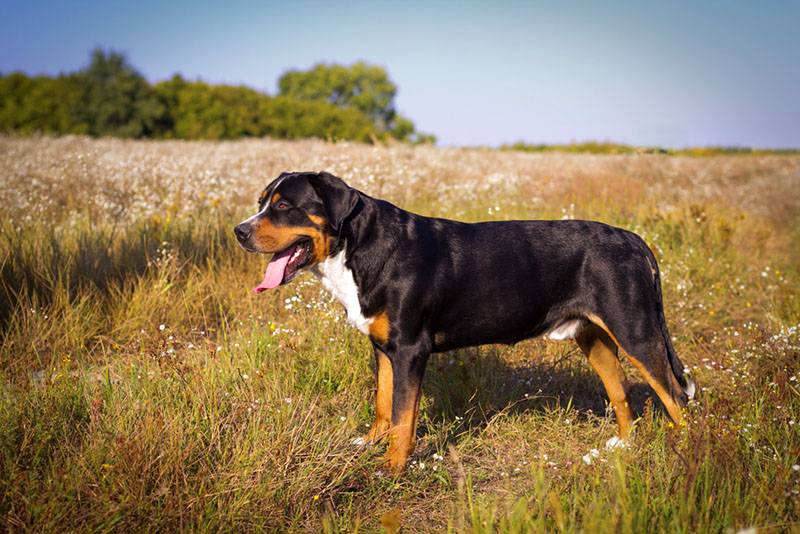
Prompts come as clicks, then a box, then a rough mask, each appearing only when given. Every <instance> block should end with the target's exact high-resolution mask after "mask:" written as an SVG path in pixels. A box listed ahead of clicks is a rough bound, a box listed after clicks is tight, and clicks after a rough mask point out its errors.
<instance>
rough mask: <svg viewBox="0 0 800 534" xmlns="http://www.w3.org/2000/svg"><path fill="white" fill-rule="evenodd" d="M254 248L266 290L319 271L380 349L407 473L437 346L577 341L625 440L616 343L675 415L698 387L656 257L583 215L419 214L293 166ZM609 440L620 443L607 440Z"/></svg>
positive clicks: (251, 243) (385, 416)
mask: <svg viewBox="0 0 800 534" xmlns="http://www.w3.org/2000/svg"><path fill="white" fill-rule="evenodd" d="M235 233H236V237H237V238H238V240H239V243H240V244H241V245H242V247H244V248H245V249H246V250H248V251H251V252H262V253H274V256H273V258H272V260H271V261H270V263H269V266H268V267H267V271H266V273H265V275H264V280H263V281H262V282H261V284H259V286H258V287H257V288H256V289H255V290H256V291H257V292H261V291H264V290H266V289H269V288H272V287H276V286H278V285H280V284H285V283H287V282H288V281H290V280H291V279H292V278H294V276H295V275H296V274H297V273H298V272H299V271H300V270H301V269H303V268H310V269H311V270H312V271H313V272H315V273H316V274H317V275H318V276H319V277H320V278H321V280H322V283H323V285H324V286H325V287H326V288H327V289H328V290H329V291H331V293H333V295H334V296H336V297H337V298H338V299H339V300H340V301H341V302H342V304H344V306H345V307H346V308H347V316H348V320H349V321H350V322H351V323H352V324H353V325H354V326H356V327H357V328H358V329H359V330H361V331H362V332H363V333H364V334H367V335H368V336H369V338H370V340H371V341H372V345H373V347H374V350H375V359H376V367H377V382H378V389H377V394H376V400H375V422H374V423H373V425H372V428H371V429H370V431H369V432H368V433H367V435H366V436H365V437H364V438H363V440H364V441H365V442H369V443H374V442H376V441H378V440H379V439H381V438H383V437H384V436H387V435H388V436H389V437H390V440H389V450H388V452H387V461H388V464H389V466H390V467H391V468H393V469H394V470H396V471H400V470H402V469H403V467H404V466H405V463H406V460H407V458H408V455H409V454H410V453H411V452H412V451H413V448H414V435H415V426H416V419H417V409H418V405H419V396H420V385H421V383H422V376H423V373H424V371H425V364H426V362H427V360H428V356H429V355H430V353H431V352H440V351H446V350H451V349H456V348H459V347H466V346H470V345H480V344H485V343H509V344H510V343H516V342H518V341H521V340H523V339H528V338H532V337H535V336H539V335H542V334H547V335H549V337H550V338H552V339H575V340H576V341H577V343H578V345H579V346H580V348H581V349H582V350H583V352H584V353H585V354H586V356H587V357H588V359H589V363H590V364H591V365H592V367H593V368H594V369H595V371H597V373H598V374H599V375H600V378H601V379H602V381H603V384H604V385H605V388H606V392H607V393H608V396H609V399H610V400H611V404H612V406H613V408H614V411H615V413H616V416H617V423H618V425H619V438H612V439H614V440H619V439H624V438H627V437H628V434H629V433H630V430H631V425H632V415H631V410H630V408H629V406H628V401H627V396H626V388H625V378H624V375H623V373H622V368H621V366H620V362H619V360H618V358H617V354H618V349H620V348H621V349H622V351H623V352H624V353H625V354H626V355H627V356H628V358H629V359H630V361H631V363H633V365H634V366H636V367H637V368H638V369H639V371H640V372H641V373H642V375H643V376H644V377H645V379H646V380H647V382H648V383H649V384H650V386H651V387H652V388H653V389H654V390H655V392H656V393H657V394H658V396H659V398H660V399H661V401H662V402H663V404H664V406H665V407H666V409H667V411H668V412H669V415H670V417H671V418H672V419H673V420H674V421H675V422H676V423H680V422H681V410H680V407H681V406H683V405H685V404H686V402H687V399H688V398H690V397H691V396H692V395H693V393H694V384H693V383H692V381H691V380H690V379H689V378H688V376H685V375H684V367H683V364H682V363H681V361H680V360H679V359H678V356H677V354H675V350H674V349H673V347H672V343H671V342H670V335H669V332H668V331H667V325H666V322H665V320H664V311H663V306H662V300H661V284H660V281H659V273H658V266H657V265H656V259H655V257H654V256H653V253H652V252H651V251H650V249H649V248H648V247H647V245H646V244H645V243H644V241H642V239H641V238H640V237H639V236H637V235H636V234H633V233H631V232H628V231H626V230H621V229H619V228H614V227H611V226H608V225H605V224H601V223H597V222H588V221H508V222H483V223H476V224H466V223H462V222H457V221H450V220H446V219H434V218H429V217H422V216H420V215H416V214H413V213H409V212H407V211H404V210H402V209H400V208H398V207H396V206H394V205H392V204H390V203H388V202H386V201H383V200H378V199H374V198H371V197H369V196H367V195H365V194H364V193H362V192H360V191H357V190H355V189H352V188H350V187H348V186H347V185H346V184H345V183H344V182H343V181H342V180H340V179H339V178H337V177H335V176H333V175H331V174H328V173H314V172H302V173H284V174H281V175H280V176H279V177H278V178H277V179H276V180H275V181H273V182H272V183H271V184H269V185H268V186H267V188H266V189H265V190H264V192H263V193H262V194H261V198H260V199H259V211H258V213H257V214H256V215H254V216H252V217H251V218H249V219H247V220H246V221H244V222H242V223H241V224H239V225H238V226H236V228H235ZM609 441H611V440H609Z"/></svg>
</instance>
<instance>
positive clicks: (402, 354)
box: [386, 345, 430, 473]
mask: <svg viewBox="0 0 800 534" xmlns="http://www.w3.org/2000/svg"><path fill="white" fill-rule="evenodd" d="M429 355H430V348H429V347H422V346H420V345H417V346H413V347H402V348H399V349H398V350H397V351H396V352H395V353H394V354H393V355H392V358H391V360H392V375H393V376H392V377H393V380H392V426H391V429H390V430H389V450H388V451H387V453H386V463H387V464H388V466H389V468H390V469H391V470H392V471H393V472H394V473H400V472H402V471H403V469H405V466H406V461H407V460H408V456H409V455H410V454H411V453H412V452H413V451H414V440H415V437H416V429H417V413H418V411H419V397H420V393H421V392H422V377H423V375H424V374H425V365H426V364H427V363H428V356H429Z"/></svg>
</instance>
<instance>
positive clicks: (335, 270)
mask: <svg viewBox="0 0 800 534" xmlns="http://www.w3.org/2000/svg"><path fill="white" fill-rule="evenodd" d="M344 260H345V257H344V250H342V251H341V252H340V253H338V254H337V255H336V256H332V257H329V258H327V259H326V260H325V261H323V262H321V263H319V264H317V265H316V266H314V268H313V269H312V272H313V273H314V274H316V275H317V276H318V277H319V279H320V281H321V282H322V286H323V287H324V288H325V289H327V290H328V291H329V292H330V293H331V295H333V296H334V297H336V300H338V301H339V302H341V303H342V304H343V305H344V307H345V309H346V310H347V322H348V323H350V324H351V325H353V326H355V327H356V328H358V329H359V330H360V331H361V333H363V334H369V325H370V324H372V319H371V318H370V319H367V318H366V317H364V314H363V313H362V311H361V304H360V303H359V302H358V286H356V281H355V280H354V279H353V272H352V271H351V270H350V269H348V268H347V266H346V265H345V263H344Z"/></svg>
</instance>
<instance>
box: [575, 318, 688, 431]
mask: <svg viewBox="0 0 800 534" xmlns="http://www.w3.org/2000/svg"><path fill="white" fill-rule="evenodd" d="M589 320H590V321H592V323H594V324H596V325H597V326H599V327H600V328H602V329H603V330H604V331H605V332H606V333H607V334H608V335H609V337H611V339H612V340H614V342H615V343H616V344H617V345H618V346H619V347H620V349H622V351H623V352H624V353H625V354H626V355H627V356H628V359H629V360H630V362H631V363H632V364H633V366H634V367H636V369H637V370H638V371H639V372H640V373H641V374H642V376H643V377H644V379H645V380H646V381H647V383H648V384H649V385H650V387H651V388H653V391H655V392H656V395H658V398H659V399H661V403H662V404H663V405H664V408H666V410H667V413H669V416H670V418H672V420H673V421H674V422H675V424H676V425H679V424H681V423H682V422H683V415H682V414H681V407H682V406H684V405H685V404H686V402H687V400H688V397H687V394H686V392H685V391H684V388H683V387H682V386H681V384H680V383H679V382H678V379H677V378H676V376H675V373H674V371H673V368H672V365H671V363H670V360H669V355H668V353H667V347H666V345H665V343H664V338H663V335H662V333H661V331H660V330H659V329H658V325H657V324H652V325H651V324H649V323H650V322H651V321H648V320H647V319H638V320H639V321H640V323H639V324H636V325H629V324H627V323H625V324H614V326H611V325H607V324H606V323H605V322H604V321H603V320H602V318H600V317H599V316H591V315H590V316H589ZM633 320H635V319H633Z"/></svg>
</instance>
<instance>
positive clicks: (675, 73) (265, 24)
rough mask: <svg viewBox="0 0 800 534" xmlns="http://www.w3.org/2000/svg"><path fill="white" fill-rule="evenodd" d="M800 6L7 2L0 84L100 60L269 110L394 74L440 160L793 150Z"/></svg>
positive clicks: (799, 143) (0, 15)
mask: <svg viewBox="0 0 800 534" xmlns="http://www.w3.org/2000/svg"><path fill="white" fill-rule="evenodd" d="M798 28H800V2H797V1H791V2H790V1H786V2H778V1H769V0H765V1H760V2H755V1H735V0H727V1H722V0H721V1H700V0H698V1H695V2H663V1H662V2H633V1H631V2H620V1H611V0H609V1H605V2H567V1H562V2H555V1H554V2H492V3H489V2H455V1H448V2H413V1H408V2H402V3H388V2H369V3H367V2H342V3H334V2H304V1H296V2H238V1H228V2H204V1H202V0H196V1H193V2H189V1H173V2H169V1H163V0H162V1H151V0H141V1H138V2H122V1H113V0H106V1H76V2H67V1H57V2H55V1H50V2H43V1H40V0H28V1H18V0H10V1H9V0H5V1H3V2H2V4H0V71H2V72H9V71H12V70H22V71H25V72H28V73H35V74H41V73H47V74H55V73H58V72H60V71H72V70H75V69H78V68H80V67H81V66H83V65H84V64H85V63H86V62H87V58H88V55H89V51H90V50H91V49H92V48H94V47H96V46H102V47H105V48H114V49H117V50H121V51H124V52H126V53H127V54H128V57H129V59H130V60H131V62H132V63H133V64H134V65H135V66H136V67H137V68H138V69H139V70H140V71H141V72H142V73H143V74H144V75H145V76H146V77H147V78H148V79H150V80H153V81H154V80H160V79H164V78H167V77H169V76H170V75H171V74H172V73H174V72H180V73H182V74H183V75H184V76H187V77H189V78H198V77H199V78H202V79H204V80H208V81H211V82H225V83H236V84H239V83H241V84H246V85H249V86H252V87H255V88H258V89H262V90H265V91H267V92H270V93H273V92H275V90H276V84H277V79H278V77H279V76H280V74H281V73H282V72H283V71H285V70H287V69H289V68H307V67H310V66H311V65H313V64H314V63H316V62H319V61H326V62H341V63H350V62H353V61H356V60H359V59H363V60H366V61H368V62H372V63H377V64H380V65H383V66H385V67H386V68H387V69H388V70H389V73H390V76H391V78H392V79H393V80H394V81H395V82H396V83H397V85H398V86H399V93H398V97H397V105H398V108H399V109H400V111H401V112H402V113H404V114H405V115H407V116H409V117H410V118H411V119H413V120H414V121H415V123H416V124H417V127H418V128H419V129H421V130H423V131H426V132H432V133H434V134H436V135H437V136H438V137H439V141H440V144H444V145H498V144H501V143H505V142H513V141H517V140H526V141H529V142H548V143H557V142H569V141H583V140H612V141H619V142H627V143H633V144H644V145H649V144H656V145H665V146H675V147H681V146H690V145H691V146H697V145H743V146H756V147H800V37H799V36H798V34H800V31H799V30H798Z"/></svg>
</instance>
